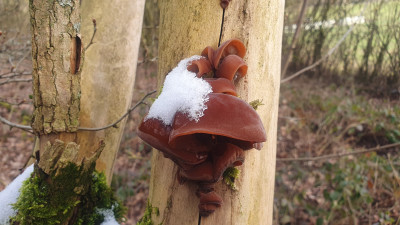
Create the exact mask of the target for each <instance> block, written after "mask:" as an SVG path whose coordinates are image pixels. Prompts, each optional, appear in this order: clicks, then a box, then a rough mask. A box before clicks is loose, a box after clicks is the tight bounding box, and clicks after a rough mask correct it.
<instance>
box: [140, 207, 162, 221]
mask: <svg viewBox="0 0 400 225" xmlns="http://www.w3.org/2000/svg"><path fill="white" fill-rule="evenodd" d="M153 213H154V214H156V216H159V215H160V210H159V209H158V208H157V207H153V206H152V205H151V204H150V203H149V202H147V205H146V209H145V211H144V215H143V217H142V218H141V219H140V220H139V221H138V222H137V224H136V225H154V222H153V220H152V219H151V217H152V215H153ZM159 225H162V223H160V224H159Z"/></svg>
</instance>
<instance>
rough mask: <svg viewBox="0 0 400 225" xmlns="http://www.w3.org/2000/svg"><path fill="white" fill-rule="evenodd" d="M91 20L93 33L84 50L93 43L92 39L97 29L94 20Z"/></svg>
mask: <svg viewBox="0 0 400 225" xmlns="http://www.w3.org/2000/svg"><path fill="white" fill-rule="evenodd" d="M92 22H93V35H92V38H91V39H90V42H89V44H88V45H87V46H86V48H85V50H87V49H88V48H89V47H90V46H91V45H92V44H93V39H94V36H95V35H96V31H97V23H96V20H95V19H92Z"/></svg>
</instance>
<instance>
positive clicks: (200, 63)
mask: <svg viewBox="0 0 400 225" xmlns="http://www.w3.org/2000/svg"><path fill="white" fill-rule="evenodd" d="M187 70H189V71H191V72H193V73H196V75H197V77H201V76H203V75H204V74H206V73H208V72H210V71H211V63H210V61H209V60H208V59H207V58H200V59H198V60H194V61H192V62H191V63H190V65H189V66H188V67H187Z"/></svg>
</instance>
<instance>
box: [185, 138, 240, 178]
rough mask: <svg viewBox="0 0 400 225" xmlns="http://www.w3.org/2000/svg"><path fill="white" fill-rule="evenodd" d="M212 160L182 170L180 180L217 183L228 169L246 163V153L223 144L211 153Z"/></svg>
mask: <svg viewBox="0 0 400 225" xmlns="http://www.w3.org/2000/svg"><path fill="white" fill-rule="evenodd" d="M211 152H212V154H211V158H210V160H207V161H205V162H203V163H201V164H199V165H196V166H194V167H193V168H191V169H188V170H180V171H179V178H180V180H191V181H197V182H205V183H215V182H217V181H219V180H221V179H222V174H223V173H224V172H225V170H226V169H227V168H228V167H234V166H240V165H242V164H243V161H244V151H243V150H242V149H241V148H239V147H237V146H236V145H233V144H229V143H221V144H218V145H216V146H215V147H214V150H213V151H211Z"/></svg>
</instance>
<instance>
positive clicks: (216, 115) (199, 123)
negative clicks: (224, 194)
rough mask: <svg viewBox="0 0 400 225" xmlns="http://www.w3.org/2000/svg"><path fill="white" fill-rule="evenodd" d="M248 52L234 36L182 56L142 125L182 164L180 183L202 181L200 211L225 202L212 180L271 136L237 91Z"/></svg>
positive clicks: (147, 136)
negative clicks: (218, 44)
mask: <svg viewBox="0 0 400 225" xmlns="http://www.w3.org/2000/svg"><path fill="white" fill-rule="evenodd" d="M245 52H246V48H245V47H244V45H243V43H242V42H241V41H240V40H237V39H232V40H229V41H226V42H224V43H223V44H222V45H221V46H220V47H219V48H218V49H216V50H213V49H212V48H211V47H206V48H205V49H204V50H203V52H202V56H193V57H190V58H188V59H184V60H182V61H181V62H180V63H179V64H178V66H177V67H176V68H174V69H173V70H172V71H171V72H170V73H169V74H168V75H167V76H166V79H165V82H164V86H163V91H162V93H161V94H160V96H159V97H158V99H157V100H156V101H155V102H154V104H153V105H152V106H151V108H150V111H149V114H148V115H147V116H146V117H145V119H144V120H143V122H142V123H141V124H140V126H139V130H138V135H139V137H140V138H142V139H143V140H144V141H146V142H147V143H149V144H150V145H151V146H153V147H154V148H156V149H158V150H160V151H161V152H163V154H164V156H165V157H167V158H170V159H171V160H172V161H174V162H175V163H176V164H177V165H178V166H179V168H180V169H179V171H178V179H179V180H180V182H181V183H183V182H184V181H193V182H196V183H198V185H199V189H198V191H197V196H198V197H199V198H200V204H199V210H200V215H201V216H208V215H209V214H211V213H212V212H214V211H215V209H216V208H218V207H220V206H221V204H222V199H221V197H219V196H218V194H217V193H215V191H214V187H213V186H214V184H215V183H216V182H218V181H219V180H221V178H222V174H223V173H224V171H225V170H226V169H227V168H228V167H234V166H239V165H242V163H243V161H244V150H249V149H252V148H257V149H260V148H261V146H262V143H263V142H265V141H266V134H265V130H264V127H263V124H262V122H261V120H260V118H259V116H258V114H257V112H256V111H255V110H254V109H253V108H252V107H251V106H250V105H249V104H248V103H247V102H245V101H243V100H241V99H240V98H238V97H237V93H236V90H235V86H234V85H233V81H234V80H235V79H237V78H241V77H243V76H245V75H246V73H247V65H246V63H245V62H244V61H243V57H244V55H245ZM210 75H211V77H210Z"/></svg>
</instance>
